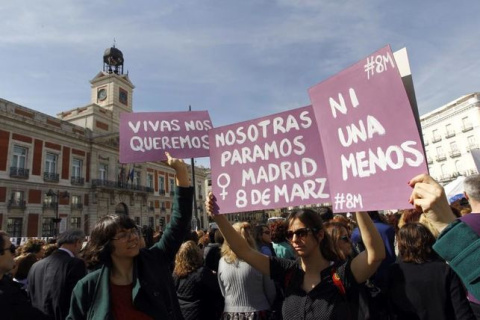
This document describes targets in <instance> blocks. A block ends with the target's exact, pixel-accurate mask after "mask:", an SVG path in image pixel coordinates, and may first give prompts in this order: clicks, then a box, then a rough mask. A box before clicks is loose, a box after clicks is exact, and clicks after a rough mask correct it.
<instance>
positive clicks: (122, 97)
mask: <svg viewBox="0 0 480 320" xmlns="http://www.w3.org/2000/svg"><path fill="white" fill-rule="evenodd" d="M118 99H119V100H120V102H121V103H123V104H127V101H128V93H127V92H126V91H123V90H120V93H119V96H118Z"/></svg>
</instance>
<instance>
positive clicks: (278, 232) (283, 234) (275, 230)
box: [270, 220, 287, 243]
mask: <svg viewBox="0 0 480 320" xmlns="http://www.w3.org/2000/svg"><path fill="white" fill-rule="evenodd" d="M270 231H271V232H272V241H273V242H275V243H281V242H285V241H287V223H286V222H285V221H284V220H278V221H275V222H273V223H271V224H270Z"/></svg>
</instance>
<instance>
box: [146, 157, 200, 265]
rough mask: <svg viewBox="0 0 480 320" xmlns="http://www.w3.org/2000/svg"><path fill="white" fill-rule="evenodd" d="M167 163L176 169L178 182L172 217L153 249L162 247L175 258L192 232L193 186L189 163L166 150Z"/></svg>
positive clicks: (171, 257)
mask: <svg viewBox="0 0 480 320" xmlns="http://www.w3.org/2000/svg"><path fill="white" fill-rule="evenodd" d="M165 154H166V155H167V158H168V160H167V165H168V166H170V167H171V168H173V169H175V174H176V184H177V187H176V189H175V196H174V199H173V209H172V219H171V221H170V223H169V224H168V226H167V229H166V230H165V232H164V233H163V236H162V238H161V239H160V241H159V242H158V243H157V244H155V245H154V246H153V247H152V248H151V249H160V250H162V251H163V252H164V254H165V255H166V258H167V259H168V260H172V261H173V260H174V259H175V255H176V253H177V251H178V249H179V248H180V245H181V244H182V242H183V240H184V239H185V236H186V235H187V234H188V232H190V226H191V220H192V207H193V188H190V187H189V186H190V180H189V177H188V170H187V165H186V164H185V163H184V162H183V160H181V159H176V158H172V156H171V155H170V154H169V153H168V152H166V153H165Z"/></svg>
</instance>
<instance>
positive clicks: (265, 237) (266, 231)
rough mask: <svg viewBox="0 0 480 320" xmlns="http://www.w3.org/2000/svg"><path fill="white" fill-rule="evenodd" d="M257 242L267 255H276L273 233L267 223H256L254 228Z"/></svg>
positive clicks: (260, 249)
mask: <svg viewBox="0 0 480 320" xmlns="http://www.w3.org/2000/svg"><path fill="white" fill-rule="evenodd" d="M254 233H255V236H254V238H255V242H256V243H257V249H258V251H260V252H261V253H263V254H266V255H267V256H269V257H270V256H275V255H276V254H275V251H274V250H273V246H272V235H271V232H270V228H269V227H268V226H267V225H266V224H259V225H256V226H255V228H254Z"/></svg>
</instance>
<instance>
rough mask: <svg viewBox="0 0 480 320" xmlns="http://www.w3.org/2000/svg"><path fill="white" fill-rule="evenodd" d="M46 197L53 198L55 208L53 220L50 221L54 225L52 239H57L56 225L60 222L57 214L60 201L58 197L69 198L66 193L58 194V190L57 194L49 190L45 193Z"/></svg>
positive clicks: (60, 219)
mask: <svg viewBox="0 0 480 320" xmlns="http://www.w3.org/2000/svg"><path fill="white" fill-rule="evenodd" d="M47 196H49V197H55V207H54V210H55V218H53V219H52V221H53V223H54V224H55V230H54V231H55V232H54V234H53V235H54V237H55V238H57V237H58V231H59V230H58V224H59V223H60V221H62V218H60V217H59V214H58V203H59V201H60V197H62V198H68V197H70V194H69V193H68V192H67V191H64V192H60V191H59V190H57V192H54V191H53V190H52V189H49V190H48V192H47Z"/></svg>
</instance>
